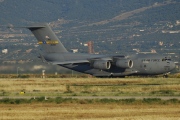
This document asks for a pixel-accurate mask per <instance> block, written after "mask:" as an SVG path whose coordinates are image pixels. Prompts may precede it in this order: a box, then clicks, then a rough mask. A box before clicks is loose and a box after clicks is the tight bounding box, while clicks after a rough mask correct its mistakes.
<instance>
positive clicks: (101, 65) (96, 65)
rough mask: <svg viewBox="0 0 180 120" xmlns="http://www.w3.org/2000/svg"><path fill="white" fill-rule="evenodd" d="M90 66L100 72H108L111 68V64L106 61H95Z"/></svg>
mask: <svg viewBox="0 0 180 120" xmlns="http://www.w3.org/2000/svg"><path fill="white" fill-rule="evenodd" d="M91 66H92V67H93V68H96V69H100V70H108V69H110V68H111V62H110V61H106V60H96V61H94V62H93V63H92V65H91Z"/></svg>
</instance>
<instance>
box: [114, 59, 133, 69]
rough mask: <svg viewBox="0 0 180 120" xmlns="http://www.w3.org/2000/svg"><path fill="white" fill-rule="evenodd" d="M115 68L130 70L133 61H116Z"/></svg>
mask: <svg viewBox="0 0 180 120" xmlns="http://www.w3.org/2000/svg"><path fill="white" fill-rule="evenodd" d="M115 64H116V66H117V67H120V68H132V67H133V61H132V60H130V59H117V61H116V63H115Z"/></svg>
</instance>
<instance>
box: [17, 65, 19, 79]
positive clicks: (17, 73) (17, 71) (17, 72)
mask: <svg viewBox="0 0 180 120" xmlns="http://www.w3.org/2000/svg"><path fill="white" fill-rule="evenodd" d="M18 76H19V67H17V77H18Z"/></svg>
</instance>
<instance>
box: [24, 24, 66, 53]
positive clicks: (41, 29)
mask: <svg viewBox="0 0 180 120" xmlns="http://www.w3.org/2000/svg"><path fill="white" fill-rule="evenodd" d="M26 28H28V29H29V30H30V31H31V32H32V33H33V34H34V36H35V37H36V39H37V40H38V44H39V45H42V47H43V50H44V51H45V52H46V53H65V52H68V51H67V50H66V48H65V47H64V45H63V44H62V43H61V41H60V40H59V39H58V38H57V36H56V35H55V33H54V32H53V31H52V29H51V28H50V26H49V25H48V24H47V23H38V24H33V25H32V26H29V27H26Z"/></svg>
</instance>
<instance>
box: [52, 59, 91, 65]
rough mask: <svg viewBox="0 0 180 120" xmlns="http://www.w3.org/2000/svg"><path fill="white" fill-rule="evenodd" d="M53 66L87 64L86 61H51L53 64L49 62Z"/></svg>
mask: <svg viewBox="0 0 180 120" xmlns="http://www.w3.org/2000/svg"><path fill="white" fill-rule="evenodd" d="M49 63H51V64H53V65H64V64H76V63H89V61H88V60H73V61H62V62H60V61H53V62H49Z"/></svg>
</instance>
